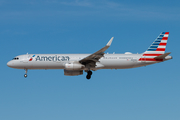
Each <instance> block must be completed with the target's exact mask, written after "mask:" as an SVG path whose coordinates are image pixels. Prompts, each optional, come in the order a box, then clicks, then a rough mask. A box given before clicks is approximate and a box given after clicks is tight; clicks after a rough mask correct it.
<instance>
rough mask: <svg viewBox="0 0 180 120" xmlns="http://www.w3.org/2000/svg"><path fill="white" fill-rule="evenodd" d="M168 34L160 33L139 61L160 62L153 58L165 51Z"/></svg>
mask: <svg viewBox="0 0 180 120" xmlns="http://www.w3.org/2000/svg"><path fill="white" fill-rule="evenodd" d="M168 36H169V32H162V33H161V34H160V35H159V36H158V37H157V38H156V40H155V41H154V42H153V43H152V44H151V46H150V47H149V48H148V49H147V50H146V51H145V52H144V53H143V55H142V57H141V58H140V59H139V61H162V60H159V59H155V57H157V56H160V55H163V54H164V53H165V50H166V44H167V40H168Z"/></svg>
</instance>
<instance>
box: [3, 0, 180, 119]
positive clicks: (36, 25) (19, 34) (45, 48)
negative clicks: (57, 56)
mask: <svg viewBox="0 0 180 120" xmlns="http://www.w3.org/2000/svg"><path fill="white" fill-rule="evenodd" d="M179 5H180V2H179V1H169V0H159V1H155V0H151V1H143V0H136V1H133V0H129V1H123V0H122V1H119V0H111V1H110V0H98V1H96V0H69V1H66V0H31V1H27V0H18V1H13V0H0V16H1V17H0V26H1V28H0V48H1V51H0V53H1V62H0V63H1V67H0V72H1V77H0V119H1V120H12V119H13V120H32V119H33V120H39V119H43V120H52V119H53V120H59V119H62V120H72V119H73V120H99V119H100V120H101V119H103V120H110V119H111V120H119V119H123V120H145V119H146V120H152V119H153V120H160V119H163V120H179V119H180V114H179V113H180V109H179V108H180V103H179V101H180V96H179V94H180V87H179V86H180V77H179V69H178V68H179V67H180V65H179V59H180V57H179V50H180V49H179V44H180V42H179V40H178V39H179V32H180V30H179V28H180V22H179V21H180V8H179ZM163 31H165V32H166V31H167V32H170V36H169V39H168V44H167V49H166V52H172V53H171V55H172V56H173V59H172V60H169V61H166V62H163V63H159V64H154V65H151V66H146V67H141V68H135V69H126V70H100V71H96V72H93V76H92V79H91V80H89V81H88V80H86V78H85V76H86V73H84V75H82V76H76V77H67V76H64V75H63V74H64V73H63V70H29V71H28V78H26V79H25V78H24V77H23V75H24V70H17V69H12V68H8V67H7V65H6V63H7V62H8V61H9V60H11V59H12V58H13V57H15V56H17V55H20V54H26V53H29V54H30V53H31V54H35V53H49V54H51V53H93V52H95V51H97V50H99V49H100V48H102V47H104V45H105V44H106V43H107V42H108V41H109V39H110V38H111V37H112V36H114V41H113V43H112V45H111V47H110V48H109V49H108V50H107V51H106V52H109V53H113V52H115V53H124V52H132V53H142V52H144V51H145V50H146V49H147V48H148V47H149V46H150V44H151V43H152V42H153V41H154V40H155V38H156V37H157V36H158V35H159V34H160V33H161V32H163Z"/></svg>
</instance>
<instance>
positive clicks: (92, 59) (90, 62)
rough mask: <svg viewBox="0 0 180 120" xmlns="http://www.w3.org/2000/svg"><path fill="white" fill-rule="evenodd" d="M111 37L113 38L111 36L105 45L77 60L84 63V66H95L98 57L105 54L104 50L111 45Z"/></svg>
mask: <svg viewBox="0 0 180 120" xmlns="http://www.w3.org/2000/svg"><path fill="white" fill-rule="evenodd" d="M113 38H114V37H112V38H111V39H110V40H109V42H108V43H107V44H106V46H105V47H103V48H101V49H100V50H98V51H97V52H95V53H93V54H91V55H89V56H87V57H85V58H83V59H82V60H80V61H79V62H80V63H81V64H83V65H85V66H88V67H95V66H96V62H98V61H99V59H100V58H101V57H103V55H104V54H105V53H104V51H106V50H107V49H108V48H109V47H110V45H111V43H112V41H113Z"/></svg>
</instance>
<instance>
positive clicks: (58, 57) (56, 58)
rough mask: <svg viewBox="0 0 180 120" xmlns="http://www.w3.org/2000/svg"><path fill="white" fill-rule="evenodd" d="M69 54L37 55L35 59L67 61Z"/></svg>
mask: <svg viewBox="0 0 180 120" xmlns="http://www.w3.org/2000/svg"><path fill="white" fill-rule="evenodd" d="M69 59H70V57H69V56H57V55H55V56H37V57H36V61H69Z"/></svg>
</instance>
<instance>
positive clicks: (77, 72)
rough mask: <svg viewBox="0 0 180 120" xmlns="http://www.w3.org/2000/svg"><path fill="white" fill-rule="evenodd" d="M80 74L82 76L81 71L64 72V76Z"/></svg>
mask: <svg viewBox="0 0 180 120" xmlns="http://www.w3.org/2000/svg"><path fill="white" fill-rule="evenodd" d="M82 74H83V70H64V75H66V76H76V75H82Z"/></svg>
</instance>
